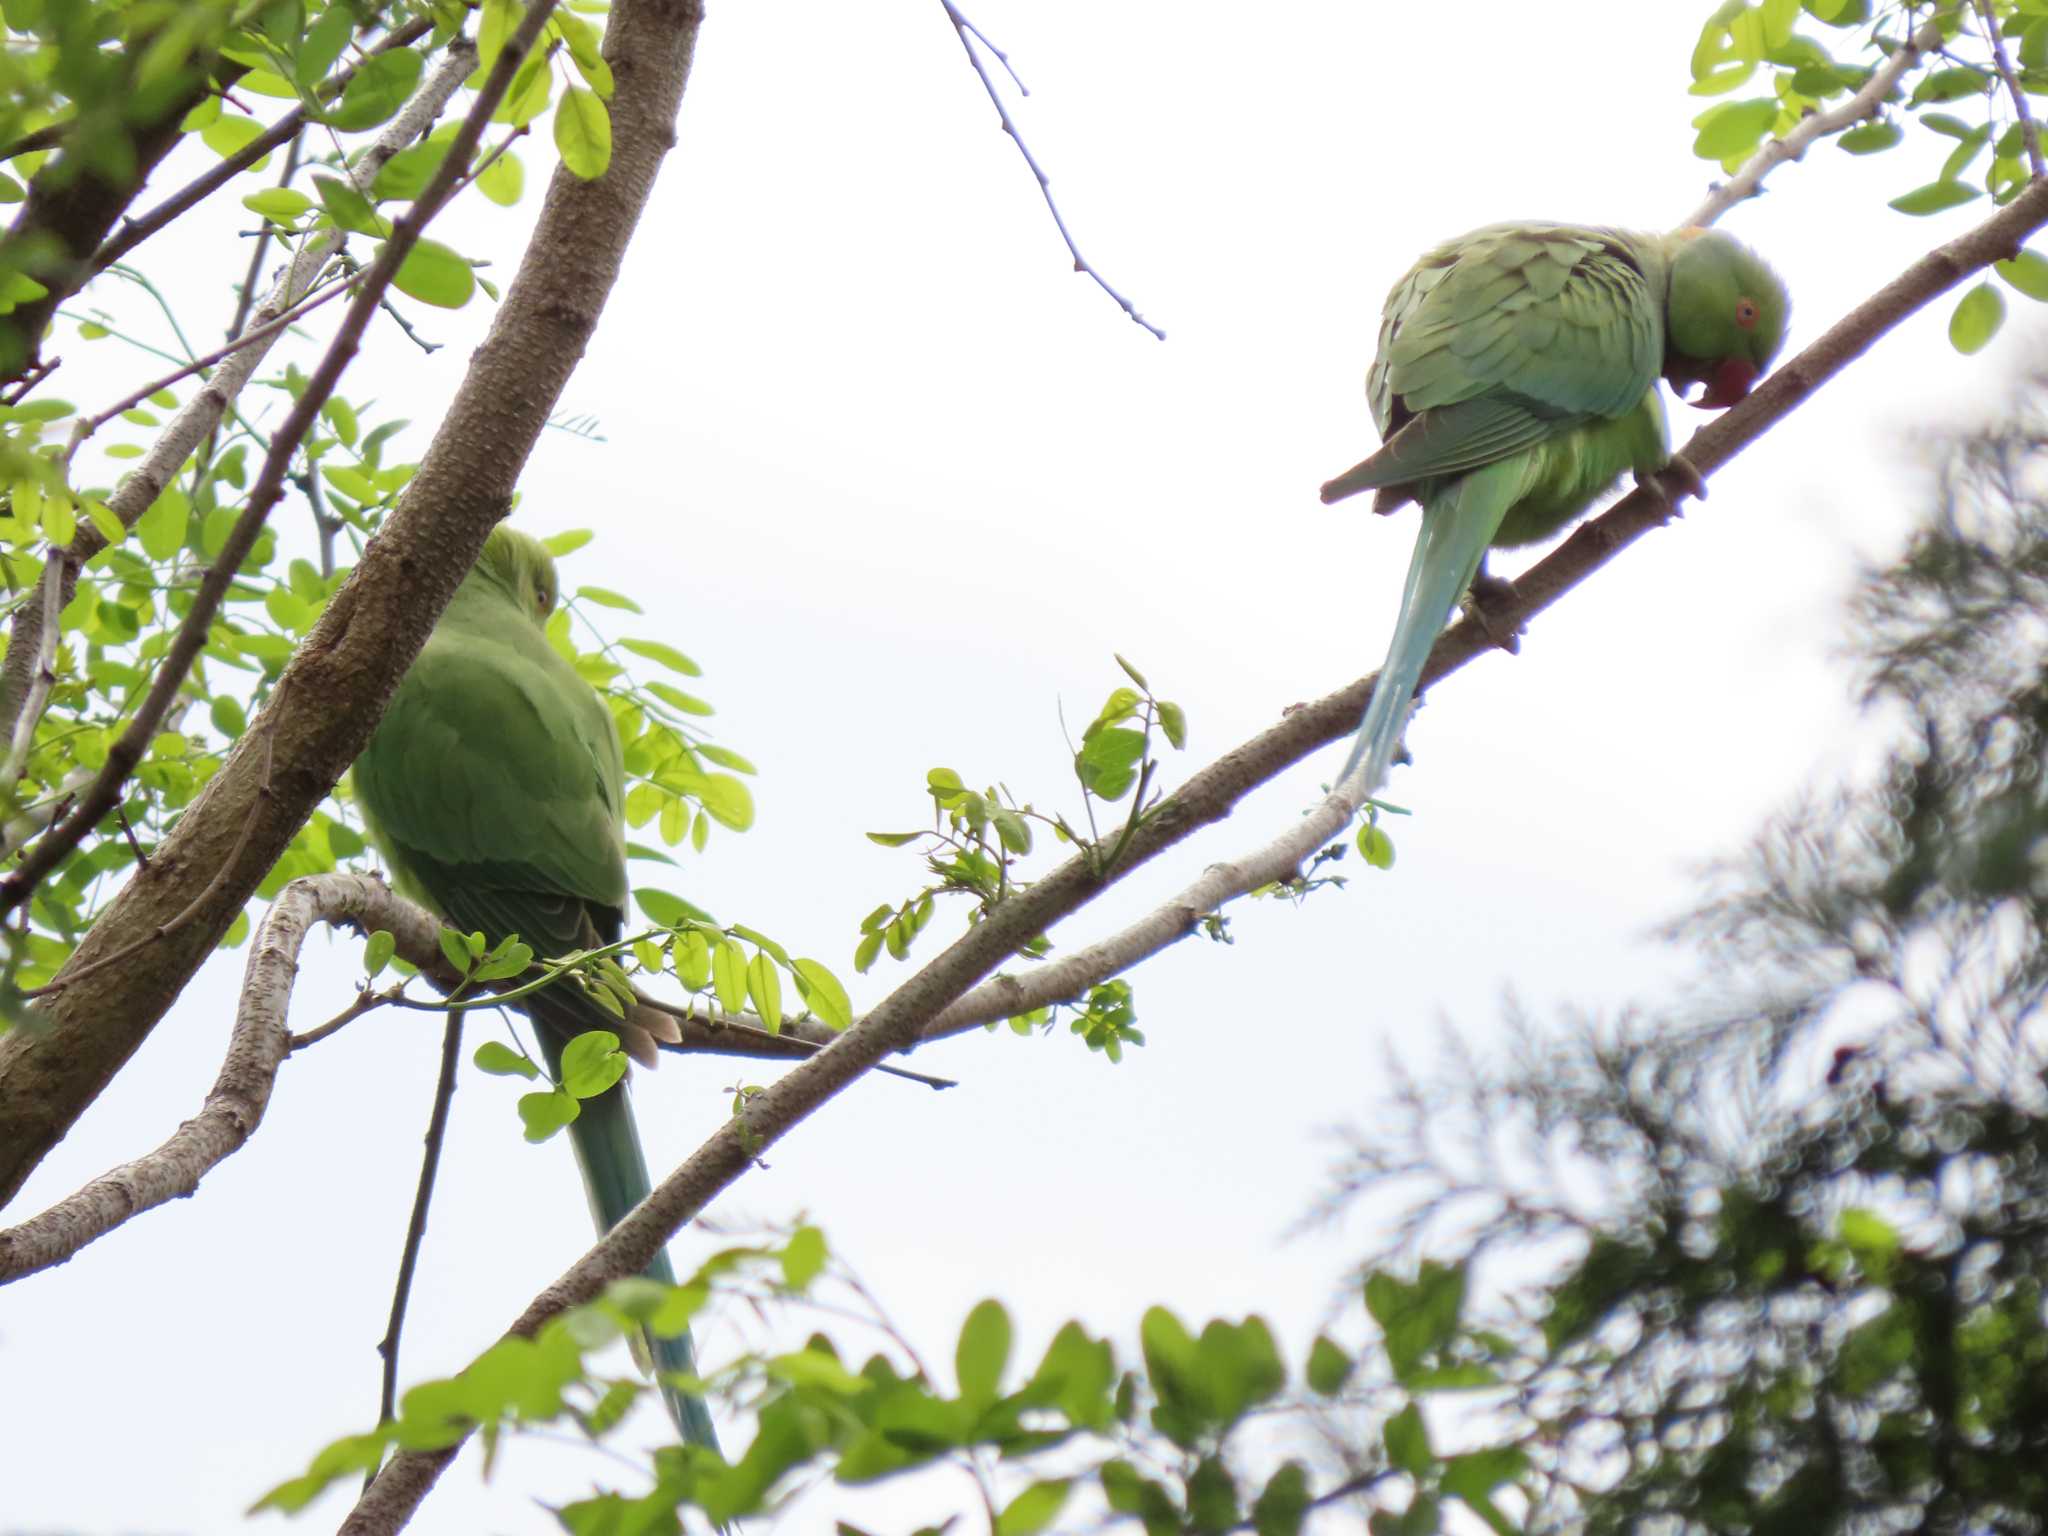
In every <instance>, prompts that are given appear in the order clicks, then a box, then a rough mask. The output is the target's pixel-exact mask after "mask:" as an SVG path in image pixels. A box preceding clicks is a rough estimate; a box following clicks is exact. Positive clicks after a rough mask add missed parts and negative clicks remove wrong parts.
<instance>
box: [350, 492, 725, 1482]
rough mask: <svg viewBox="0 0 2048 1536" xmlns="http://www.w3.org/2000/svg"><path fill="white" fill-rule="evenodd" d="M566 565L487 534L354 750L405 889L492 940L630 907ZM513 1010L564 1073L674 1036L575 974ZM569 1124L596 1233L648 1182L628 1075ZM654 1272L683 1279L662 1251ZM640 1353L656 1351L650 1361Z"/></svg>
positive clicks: (690, 1407)
mask: <svg viewBox="0 0 2048 1536" xmlns="http://www.w3.org/2000/svg"><path fill="white" fill-rule="evenodd" d="M555 598H556V585H555V563H554V560H553V559H552V558H551V557H550V556H549V554H548V552H547V550H546V549H545V548H544V547H543V546H542V545H541V544H540V543H539V542H538V541H537V540H535V539H532V538H530V537H528V536H527V535H526V534H523V533H516V532H514V531H513V530H512V529H510V528H507V527H503V526H500V527H498V528H496V529H494V530H493V531H492V533H491V536H490V539H489V540H488V541H487V542H486V543H485V545H484V548H483V553H482V554H481V555H479V556H478V557H477V562H476V565H475V567H474V568H473V569H472V570H471V571H470V573H469V574H468V575H467V576H466V577H464V578H463V581H462V585H461V586H460V587H458V588H457V589H456V592H455V596H454V598H453V599H452V600H451V601H450V602H449V604H448V609H447V612H445V613H443V614H442V615H441V621H440V622H439V623H438V624H436V625H435V626H434V632H433V634H432V636H430V637H429V638H428V640H427V644H426V648H425V649H424V650H422V651H421V652H420V654H419V658H418V659H417V660H416V661H414V662H413V664H412V668H411V670H410V671H408V672H407V673H406V674H405V678H404V680H403V681H402V682H401V683H400V684H399V686H398V692H397V693H396V694H395V695H394V696H393V698H392V700H391V704H390V707H389V709H387V710H386V711H385V715H384V719H383V722H382V723H381V724H380V725H379V726H378V728H377V734H376V735H375V736H374V737H373V738H371V741H370V744H369V746H368V747H366V748H365V749H364V751H363V755H362V756H361V757H360V758H359V759H357V761H356V765H355V793H356V798H357V800H358V802H359V803H360V805H361V806H362V810H363V816H364V820H365V821H366V822H367V823H368V824H369V828H370V835H371V837H372V839H373V841H374V842H375V843H376V845H377V847H378V849H379V851H380V852H381V853H382V854H383V855H384V859H385V862H386V864H387V865H388V866H389V869H390V873H391V877H392V883H393V884H394V885H395V886H396V887H397V888H398V890H399V891H400V892H401V893H402V894H404V895H406V896H409V897H411V898H412V899H413V900H415V901H418V902H419V903H421V904H422V905H424V906H426V907H428V908H430V909H431V910H432V911H434V912H436V913H438V914H439V915H440V916H441V917H443V918H444V919H446V920H447V922H448V923H449V924H450V925H451V926H452V927H454V928H456V929H457V930H459V931H461V932H463V933H472V932H476V931H481V932H482V933H483V935H484V937H485V938H486V939H487V940H488V941H490V942H491V943H492V944H494V945H495V944H496V943H498V942H499V941H501V940H503V939H505V938H506V937H508V936H509V935H512V934H517V935H518V936H519V938H520V939H521V940H522V941H523V942H524V943H526V944H527V945H529V946H530V947H531V948H532V949H533V951H534V953H535V954H537V955H542V956H554V955H561V954H566V953H567V952H569V951H571V950H576V949H590V948H595V947H597V946H599V945H603V944H609V943H611V942H613V941H614V940H616V939H617V938H618V937H619V933H620V930H621V927H622V925H623V924H624V921H625V916H626V899H627V890H626V844H625V822H624V818H623V814H622V806H623V804H624V800H623V778H624V771H623V765H622V762H621V753H620V748H619V733H618V727H617V726H616V725H615V724H614V723H613V721H612V717H611V712H610V711H609V710H608V709H607V708H606V707H605V705H604V701H603V700H602V699H600V698H599V697H598V696H597V694H596V693H595V692H594V691H593V690H592V689H591V686H590V685H589V684H588V683H587V682H585V681H584V680H583V679H582V678H581V677H579V676H578V675H577V674H576V671H575V669H574V668H573V667H571V666H570V665H569V663H568V662H566V661H564V660H563V659H562V657H561V656H560V655H558V654H557V653H556V651H555V650H554V648H553V647H552V646H551V645H549V644H548V640H547V635H546V632H545V628H544V626H545V625H546V623H547V619H548V615H549V614H551V613H552V612H553V611H554V607H555ZM520 1006H521V1007H522V1008H524V1010H525V1011H526V1012H527V1014H528V1015H530V1016H531V1017H532V1019H533V1022H534V1026H535V1033H536V1034H537V1035H538V1036H539V1040H540V1047H541V1051H542V1053H543V1055H545V1057H546V1058H547V1062H548V1066H549V1069H550V1070H551V1071H552V1072H554V1073H555V1075H556V1077H557V1079H558V1080H559V1078H560V1075H561V1065H562V1050H563V1047H565V1046H566V1045H567V1044H568V1043H569V1041H570V1040H571V1039H573V1038H574V1037H575V1036H577V1035H579V1034H582V1033H583V1032H585V1031H586V1030H593V1029H604V1030H611V1031H613V1032H614V1033H616V1034H617V1035H618V1036H619V1039H620V1043H621V1045H622V1046H623V1048H624V1049H625V1050H626V1052H627V1053H628V1054H629V1055H631V1056H632V1057H633V1058H634V1059H635V1060H636V1061H639V1062H641V1063H643V1064H644V1065H646V1066H649V1067H651V1066H653V1065H654V1064H655V1047H656V1043H657V1042H658V1041H662V1040H668V1041H674V1040H679V1039H680V1038H681V1032H680V1031H679V1030H678V1028H677V1026H676V1021H675V1020H674V1019H672V1018H670V1017H668V1016H667V1015H666V1014H663V1013H660V1012H659V1011H657V1010H655V1009H653V1008H645V1007H643V1008H638V1009H636V1010H634V1012H633V1013H632V1014H631V1015H630V1016H629V1017H628V1018H625V1019H620V1018H619V1017H617V1016H616V1015H614V1014H612V1013H611V1012H609V1011H608V1010H606V1009H605V1008H603V1007H601V1006H600V1005H599V1004H597V1003H596V1002H594V1001H592V1000H591V999H590V998H589V997H587V996H586V995H585V994H584V993H583V992H582V991H581V990H580V989H579V988H578V987H577V985H576V983H575V981H574V979H573V978H565V979H564V980H562V981H560V982H557V983H556V984H555V985H553V986H550V987H547V988H545V989H543V990H541V991H539V992H536V993H534V994H532V995H531V996H530V997H528V998H527V999H525V1000H524V1001H523V1002H522V1003H521V1004H520ZM569 1136H570V1140H571V1142H572V1143H573V1144H574V1146H575V1148H576V1158H577V1162H578V1163H579V1164H580V1165H581V1167H582V1170H583V1183H584V1188H585V1190H586V1191H587V1192H588V1194H589V1196H590V1207H591V1214H592V1215H593V1216H594V1217H595V1219H596V1222H597V1229H598V1231H599V1232H600V1233H604V1232H608V1231H610V1230H611V1229H612V1227H613V1226H614V1225H615V1224H616V1223H617V1222H618V1221H619V1219H620V1218H621V1217H623V1216H624V1215H625V1214H626V1213H627V1212H628V1211H630V1210H631V1209H632V1208H633V1207H634V1206H635V1205H637V1204H639V1203H640V1201H641V1200H642V1199H643V1198H644V1197H645V1196H646V1194H647V1192H648V1190H649V1188H650V1187H651V1186H650V1184H649V1182H648V1177H647V1162H646V1158H645V1156H644V1155H643V1153H642V1152H641V1149H640V1138H639V1134H638V1132H637V1131H636V1130H635V1128H634V1125H633V1110H632V1105H631V1103H630V1102H629V1101H628V1099H627V1096H626V1083H625V1080H624V1079H623V1078H622V1079H621V1080H620V1081H619V1082H618V1083H617V1084H615V1085H614V1086H613V1087H612V1088H610V1089H609V1090H607V1091H606V1092H605V1093H603V1094H601V1095H599V1096H598V1097H596V1098H590V1099H585V1100H583V1101H582V1109H581V1113H580V1114H579V1115H578V1116H577V1118H576V1119H575V1120H573V1121H571V1122H570V1125H569ZM647 1273H648V1274H649V1275H650V1276H651V1277H652V1278H654V1279H656V1280H660V1281H663V1282H664V1283H667V1284H674V1283H675V1275H674V1272H673V1271H672V1270H671V1269H670V1267H669V1262H668V1256H667V1255H666V1254H659V1255H657V1256H656V1258H655V1261H654V1263H653V1264H651V1265H649V1266H648V1270H647ZM637 1342H639V1343H640V1344H641V1345H642V1346H643V1347H642V1348H641V1349H636V1354H644V1352H645V1346H646V1345H647V1344H648V1343H649V1342H651V1348H652V1356H653V1360H654V1363H655V1364H657V1365H658V1366H659V1367H660V1368H661V1369H662V1370H664V1371H685V1372H691V1371H694V1369H695V1366H694V1364H693V1362H692V1354H691V1349H690V1340H689V1337H688V1336H687V1335H683V1336H681V1337H679V1338H675V1339H661V1338H655V1339H652V1340H651V1341H646V1340H642V1341H637ZM642 1363H643V1364H645V1363H646V1361H645V1360H644V1359H643V1361H642ZM663 1395H664V1397H665V1398H666V1399H667V1401H668V1406H669V1412H670V1414H671V1415H672V1416H673V1417H674V1419H675V1421H676V1427H677V1429H678V1430H680V1431H681V1433H682V1434H683V1436H684V1438H685V1439H687V1440H690V1441H692V1442H693V1443H696V1444H700V1445H714V1444H715V1443H716V1442H715V1439H714V1436H713V1433H712V1428H711V1419H710V1415H709V1414H708V1413H707V1412H706V1410H705V1407H704V1404H703V1402H702V1400H701V1399H698V1398H694V1397H686V1396H684V1395H682V1394H681V1393H678V1392H676V1391H673V1390H671V1389H669V1388H668V1387H667V1385H666V1384H664V1387H663Z"/></svg>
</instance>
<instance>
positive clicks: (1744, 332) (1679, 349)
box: [1664, 229, 1792, 411]
mask: <svg viewBox="0 0 2048 1536" xmlns="http://www.w3.org/2000/svg"><path fill="white" fill-rule="evenodd" d="M1672 244H1673V250H1672V254H1671V291H1670V296H1669V298H1668V299H1667V300H1666V302H1665V310H1664V337H1665V351H1664V377H1665V378H1667V379H1669V380H1670V381H1671V383H1672V386H1673V387H1674V388H1676V389H1678V390H1680V391H1681V392H1682V391H1683V390H1684V388H1685V386H1686V385H1688V384H1704V385H1705V386H1706V390H1705V392H1704V393H1703V394H1701V396H1700V397H1699V398H1698V399H1697V400H1695V401H1693V402H1692V403H1693V404H1694V405H1696V406H1698V407H1700V408H1701V409H1702V410H1709V411H1712V410H1719V409H1721V408H1722V407H1723V406H1729V405H1733V404H1734V403H1735V402H1736V401H1738V400H1740V399H1741V398H1742V397H1743V396H1744V395H1746V394H1748V393H1749V390H1750V386H1751V385H1752V384H1754V383H1756V381H1757V380H1758V379H1759V378H1760V377H1762V375H1763V372H1764V370H1765V369H1767V368H1769V367H1770V366H1771V359H1772V358H1774V357H1776V356H1777V355H1778V348H1779V347H1780V346H1782V345H1783V344H1784V341H1785V320H1786V316H1787V314H1788V312H1789V311H1790V310H1791V307H1792V301H1791V299H1790V298H1789V297H1788V296H1787V294H1786V292H1785V285H1784V283H1782V282H1781V281H1779V278H1778V274H1777V273H1775V272H1773V271H1772V270H1771V269H1770V268H1769V267H1768V266H1766V265H1764V262H1763V260H1762V258H1761V257H1759V256H1758V255H1757V254H1756V252H1754V251H1752V250H1751V249H1749V247H1748V246H1746V245H1743V244H1742V243H1741V242H1740V241H1737V240H1734V239H1732V238H1730V237H1729V236H1727V235H1724V234H1722V233H1721V232H1720V231H1719V230H1713V229H1695V230H1686V231H1684V232H1682V233H1681V234H1679V235H1677V236H1675V237H1673V241H1672Z"/></svg>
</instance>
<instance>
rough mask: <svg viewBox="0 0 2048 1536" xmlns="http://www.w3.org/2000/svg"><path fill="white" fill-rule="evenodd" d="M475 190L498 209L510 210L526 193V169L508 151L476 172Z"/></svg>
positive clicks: (516, 157) (515, 156)
mask: <svg viewBox="0 0 2048 1536" xmlns="http://www.w3.org/2000/svg"><path fill="white" fill-rule="evenodd" d="M476 189H477V191H479V192H481V193H483V195H484V196H485V197H487V198H489V199H490V200H491V201H492V202H494V203H496V204H497V205H498V206H499V207H500V208H510V207H511V206H512V205H513V204H515V203H517V202H518V201H519V199H520V197H521V196H522V195H523V194H524V193H525V191H526V167H525V166H524V165H523V164H521V163H520V159H519V157H518V156H517V155H515V154H513V153H512V152H511V151H510V150H509V149H508V150H506V151H505V153H503V154H502V155H500V156H498V158H497V159H495V160H493V161H492V162H491V163H490V164H489V165H487V166H485V167H484V168H483V169H482V170H481V171H478V172H477V176H476Z"/></svg>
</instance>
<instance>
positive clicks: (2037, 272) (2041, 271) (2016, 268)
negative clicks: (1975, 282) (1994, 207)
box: [1991, 26, 2048, 303]
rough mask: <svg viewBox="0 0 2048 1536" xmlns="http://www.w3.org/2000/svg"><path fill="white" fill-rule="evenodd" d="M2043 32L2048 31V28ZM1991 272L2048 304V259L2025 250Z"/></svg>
mask: <svg viewBox="0 0 2048 1536" xmlns="http://www.w3.org/2000/svg"><path fill="white" fill-rule="evenodd" d="M2042 30H2043V31H2048V26H2044V27H2043V28H2042ZM1991 270H1992V271H1994V272H1996V273H1997V274H1998V275H1999V276H2000V277H2002V278H2004V279H2005V280H2006V281H2007V282H2008V283H2010V284H2011V285H2012V286H2013V287H2015V288H2017V289H2019V291H2020V292H2021V293H2024V294H2025V295H2026V296H2027V297H2028V298H2030V299H2035V300H2038V301H2040V302H2043V303H2048V257H2044V256H2042V255H2040V254H2039V253H2038V252H2035V251H2024V250H2023V251H2021V252H2020V253H2019V255H2017V256H2015V257H2014V258H2013V259H2012V260H2011V261H1995V262H1993V263H1992V264H1991Z"/></svg>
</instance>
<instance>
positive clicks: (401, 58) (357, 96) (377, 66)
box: [320, 48, 426, 133]
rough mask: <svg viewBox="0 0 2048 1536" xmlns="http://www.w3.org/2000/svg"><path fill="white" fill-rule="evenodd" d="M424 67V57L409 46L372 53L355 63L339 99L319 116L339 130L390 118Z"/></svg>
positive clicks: (356, 128)
mask: <svg viewBox="0 0 2048 1536" xmlns="http://www.w3.org/2000/svg"><path fill="white" fill-rule="evenodd" d="M425 67H426V61H425V59H423V58H422V57H421V56H420V54H419V52H418V51H417V50H416V49H412V48H392V49H389V50H388V51H386V52H384V53H377V54H372V55H371V56H370V57H369V58H367V59H365V60H363V62H362V63H361V64H360V65H359V66H357V69H356V72H355V74H354V75H353V76H352V77H350V79H349V82H348V86H347V88H346V89H345V90H343V91H342V93H341V100H340V101H339V102H338V103H337V104H336V105H334V106H332V107H330V108H328V110H327V111H326V112H325V113H324V114H322V116H321V119H320V120H321V121H322V122H325V123H327V124H329V125H330V126H332V127H334V128H337V129H339V130H340V131H341V132H343V133H360V132H362V131H363V130H364V129H366V128H374V127H376V126H377V125H378V124H379V123H383V122H388V121H390V120H391V119H392V118H394V117H396V116H397V115H398V109H399V108H400V107H402V106H404V105H405V103H406V100H407V98H409V97H410V96H411V95H412V93H413V91H414V90H415V89H417V88H418V86H419V83H420V74H421V71H422V70H423V69H424V68H425Z"/></svg>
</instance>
